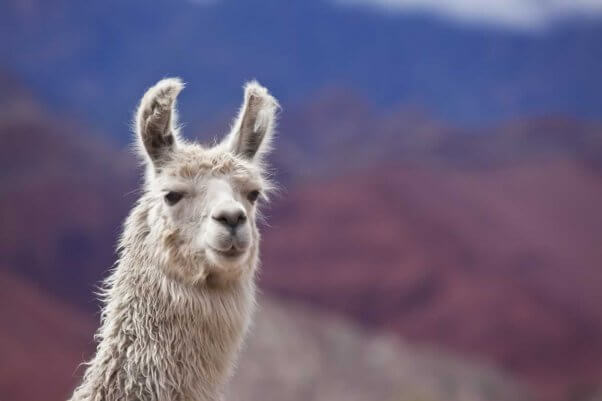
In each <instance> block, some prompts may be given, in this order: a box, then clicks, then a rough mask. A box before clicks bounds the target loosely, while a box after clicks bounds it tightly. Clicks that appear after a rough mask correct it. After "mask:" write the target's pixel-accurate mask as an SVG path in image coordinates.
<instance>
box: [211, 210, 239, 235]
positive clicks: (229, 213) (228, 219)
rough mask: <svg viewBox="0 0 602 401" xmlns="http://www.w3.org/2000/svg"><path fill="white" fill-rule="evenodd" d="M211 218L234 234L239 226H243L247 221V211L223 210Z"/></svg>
mask: <svg viewBox="0 0 602 401" xmlns="http://www.w3.org/2000/svg"><path fill="white" fill-rule="evenodd" d="M211 217H212V218H213V220H215V221H217V222H218V223H220V224H221V225H223V226H226V227H227V228H229V229H230V231H231V232H232V233H234V231H236V229H237V228H238V226H241V225H242V224H244V223H245V221H247V216H246V215H245V211H244V210H242V209H240V208H231V209H222V210H219V211H218V212H217V213H215V214H213V216H211Z"/></svg>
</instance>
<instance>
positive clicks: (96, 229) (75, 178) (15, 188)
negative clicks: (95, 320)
mask: <svg viewBox="0 0 602 401" xmlns="http://www.w3.org/2000/svg"><path fill="white" fill-rule="evenodd" d="M0 85H2V91H0V138H1V139H2V146H0V182H1V183H2V185H1V186H0V221H2V225H1V228H0V265H4V266H11V267H13V269H14V270H15V272H16V273H18V274H20V275H23V276H27V277H28V278H30V279H32V280H34V281H36V282H38V283H40V284H41V285H43V286H44V287H46V288H47V289H48V290H50V291H52V292H53V293H54V294H60V295H61V296H62V297H70V298H71V299H73V300H77V301H79V302H85V300H88V302H89V306H93V303H92V302H91V300H90V292H91V291H92V290H93V288H94V287H93V286H94V285H95V284H97V283H98V282H99V280H100V279H101V277H103V276H104V274H105V271H106V269H108V268H109V267H110V266H111V265H112V264H113V262H114V255H113V249H114V244H115V243H116V239H117V236H118V235H119V232H120V230H119V227H120V224H121V221H122V219H123V218H124V217H125V213H126V212H127V210H128V209H129V206H130V205H131V203H132V202H133V200H134V199H135V194H133V193H132V192H131V190H132V189H133V188H135V187H136V175H135V173H134V166H135V160H134V159H133V156H132V155H129V154H126V153H125V152H121V151H118V150H117V148H116V147H115V146H112V145H111V144H110V143H107V141H102V140H100V138H97V137H98V136H95V135H92V134H91V133H90V130H89V129H83V128H82V126H80V125H78V124H75V123H73V122H72V121H70V120H68V119H63V118H61V117H60V116H57V115H53V114H51V113H49V112H48V111H47V110H45V108H44V107H43V106H41V105H40V104H38V103H37V102H36V101H35V100H34V99H33V95H32V94H31V93H29V92H28V91H27V90H25V89H24V88H23V87H22V86H20V85H19V84H17V83H16V81H15V80H14V79H13V78H11V77H10V76H7V75H4V76H1V75H0Z"/></svg>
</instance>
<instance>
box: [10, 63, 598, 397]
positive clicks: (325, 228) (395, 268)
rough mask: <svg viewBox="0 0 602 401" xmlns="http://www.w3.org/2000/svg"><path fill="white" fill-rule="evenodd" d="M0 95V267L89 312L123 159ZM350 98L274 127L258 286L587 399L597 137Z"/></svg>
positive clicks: (30, 105) (328, 101)
mask: <svg viewBox="0 0 602 401" xmlns="http://www.w3.org/2000/svg"><path fill="white" fill-rule="evenodd" d="M0 84H2V85H3V91H0V105H2V107H1V108H0V138H2V144H3V146H2V147H0V163H1V165H0V167H1V168H0V178H1V180H2V181H1V182H2V186H1V189H0V191H1V192H0V194H1V196H0V221H2V224H1V225H0V266H5V267H8V268H10V271H11V274H13V275H16V276H17V277H20V278H19V280H26V281H27V283H28V285H31V283H35V285H36V286H37V287H40V288H43V289H44V291H48V292H50V293H51V294H53V295H58V296H60V297H61V298H62V299H63V301H67V302H69V303H72V304H77V305H80V306H85V307H87V309H88V310H94V303H93V301H92V299H93V296H92V295H91V292H92V289H93V287H94V285H95V284H97V283H98V281H99V279H100V278H101V277H103V276H105V275H106V272H107V269H108V268H109V267H110V266H111V264H112V262H113V261H114V255H113V249H114V244H115V241H116V238H117V236H118V233H119V225H120V224H121V221H122V219H123V217H124V215H125V213H126V212H127V209H128V208H129V206H130V205H131V203H132V202H133V201H134V199H135V198H136V194H135V193H134V192H132V191H133V190H134V189H135V188H137V184H136V171H135V161H134V156H133V155H128V154H126V153H125V152H123V151H121V150H119V149H118V148H117V147H116V146H115V145H114V144H112V143H110V142H108V141H104V140H102V139H101V136H100V135H91V134H90V132H89V130H87V129H86V128H85V127H84V126H83V125H78V124H76V123H73V122H72V121H71V120H70V119H68V118H62V117H60V116H57V115H56V114H53V113H51V112H48V111H47V110H46V109H45V108H44V107H43V106H41V105H39V104H38V103H37V102H36V101H35V100H33V97H32V96H33V95H32V94H30V93H29V92H28V91H27V90H25V89H23V88H22V87H21V86H19V85H18V84H16V83H15V81H14V79H12V78H10V77H8V76H7V77H3V78H2V77H1V74H0ZM361 99H362V98H361V96H359V95H358V96H356V95H354V94H353V93H351V92H347V91H345V90H341V89H332V90H327V91H325V92H323V93H321V94H320V93H318V94H316V95H315V96H312V100H313V102H309V103H307V104H304V105H300V106H298V107H297V108H296V109H295V110H291V112H290V113H288V114H284V115H283V117H282V122H281V126H280V127H281V132H282V135H281V137H279V138H278V143H277V148H278V152H277V153H276V154H275V157H274V162H275V164H276V165H277V166H278V167H279V169H280V171H281V172H283V174H282V177H283V178H284V181H285V182H286V185H287V187H288V188H289V189H288V190H285V191H284V192H283V194H282V197H280V198H278V199H276V200H275V202H274V203H273V205H272V207H271V209H270V210H268V211H267V214H268V216H269V226H268V227H264V231H265V241H264V243H263V253H264V256H263V260H264V268H263V274H262V275H261V285H262V286H263V287H264V288H265V289H266V290H268V291H269V293H271V294H277V295H279V296H283V297H288V298H289V299H294V300H297V301H303V302H310V303H313V305H314V306H319V307H320V308H323V309H326V310H332V311H336V312H337V313H342V314H346V315H347V316H350V317H353V318H355V319H356V320H358V321H360V322H363V323H364V324H365V325H366V326H369V327H372V328H379V329H386V330H392V331H395V332H397V333H399V334H401V335H402V336H403V337H405V338H408V339H409V340H410V341H411V342H412V343H428V344H442V345H444V346H446V347H448V348H451V349H454V350H456V351H457V352H460V353H461V354H462V355H465V354H467V355H474V356H477V357H480V358H484V359H486V360H488V361H489V362H491V363H495V364H498V365H500V366H502V367H503V368H504V369H506V370H508V371H510V372H512V373H514V374H517V375H519V377H521V378H525V379H527V380H528V381H529V382H530V383H532V384H533V385H535V386H536V388H537V390H538V392H539V394H540V395H541V397H542V399H546V400H560V399H568V398H567V397H569V396H571V395H573V394H588V393H589V392H593V391H594V389H595V388H599V385H600V382H602V324H601V322H602V312H601V310H600V308H599V305H601V304H602V299H601V296H600V294H602V276H601V271H600V269H599V266H600V262H601V261H602V253H601V252H602V251H601V249H600V247H599V239H600V238H602V232H601V227H602V213H600V208H599V205H600V204H602V185H601V184H602V180H601V178H602V177H601V170H600V158H601V157H602V154H601V152H600V149H601V146H600V143H601V138H602V129H601V128H600V125H599V124H595V123H590V122H583V121H580V120H574V119H569V118H561V117H552V116H549V117H542V118H539V119H521V120H514V121H512V122H509V123H506V124H503V125H502V124H500V125H497V126H495V127H492V128H483V129H479V130H476V129H475V130H474V131H472V130H465V129H457V128H449V127H448V126H446V125H445V124H443V123H441V122H438V121H437V120H433V119H430V118H428V117H427V115H426V114H424V113H422V114H421V113H420V112H419V111H416V110H413V109H408V110H406V109H403V108H402V109H397V110H394V111H391V112H390V113H378V112H375V111H374V109H373V108H372V107H371V106H370V104H369V103H365V102H363V101H362V100H361ZM24 291H25V290H24ZM9 307H10V306H9ZM274 319H277V317H274ZM4 326H7V325H5V324H3V325H2V327H3V329H2V331H4ZM291 330H292V329H291ZM341 335H342V334H341ZM266 338H271V337H269V336H267V335H266ZM32 341H33V340H32ZM286 341H288V340H286ZM295 341H296V340H295ZM326 344H330V345H329V348H333V347H335V345H334V344H331V343H328V342H326ZM304 346H305V345H303V344H302V345H300V346H299V348H298V350H299V353H302V352H301V351H300V350H302V349H303V347H304ZM322 346H323V345H320V346H319V345H315V347H316V348H311V349H314V350H320V349H321V348H320V347H322ZM308 347H314V346H313V345H312V346H309V345H308ZM308 349H309V348H308ZM350 349H351V348H350ZM316 352H317V353H319V352H318V351H316ZM333 352H334V351H333ZM349 352H353V351H349ZM311 363H316V362H315V361H314V362H311ZM383 363H384V362H383ZM319 365H320V366H322V362H320V363H319ZM347 365H353V364H352V363H351V362H349V363H348V364H347ZM324 366H329V365H328V364H326V363H324ZM400 369H402V368H400ZM407 369H409V370H412V368H411V367H408V368H407ZM251 370H252V369H251ZM477 370H478V369H477ZM281 372H282V374H285V373H284V372H286V370H285V369H283V370H282V371H281ZM294 374H297V373H292V374H291V375H294ZM340 374H341V376H339V377H345V378H347V377H350V376H345V375H346V373H344V372H341V373H340ZM274 377H276V376H274ZM287 377H288V376H287ZM291 377H292V376H291ZM387 377H390V376H387ZM283 380H284V379H283ZM290 380H292V379H290ZM337 380H343V379H337ZM346 380H351V379H345V381H346ZM361 380H363V379H353V380H351V381H357V383H365V385H366V386H373V384H371V383H376V382H372V381H366V382H364V381H361ZM365 380H372V379H371V378H369V377H367V378H365ZM374 380H377V379H376V378H375V379H374ZM335 382H337V381H336V380H335V379H333V383H335ZM270 383H271V382H270ZM337 383H341V381H338V382H337ZM321 385H323V386H327V383H324V384H321ZM333 386H334V384H333ZM340 386H341V387H345V386H344V385H342V384H341V385H340ZM324 388H325V390H324V391H325V392H328V391H331V390H328V387H324ZM349 388H354V387H352V386H349ZM485 388H488V387H487V385H486V386H485ZM340 390H341V391H346V390H345V389H344V388H343V389H340ZM274 391H280V390H274ZM307 391H308V392H310V390H307ZM332 391H334V390H332ZM358 391H359V390H358ZM484 391H485V390H484ZM309 394H310V395H311V394H312V393H311V392H310V393H309ZM349 397H351V396H349ZM428 397H434V398H433V399H439V398H436V397H437V395H436V394H435V395H432V396H431V395H422V393H420V394H419V395H417V396H416V397H414V399H425V398H426V399H427V400H428V399H429V398H428ZM364 399H369V397H364ZM402 399H403V398H402ZM477 399H479V398H477ZM486 399H495V398H486Z"/></svg>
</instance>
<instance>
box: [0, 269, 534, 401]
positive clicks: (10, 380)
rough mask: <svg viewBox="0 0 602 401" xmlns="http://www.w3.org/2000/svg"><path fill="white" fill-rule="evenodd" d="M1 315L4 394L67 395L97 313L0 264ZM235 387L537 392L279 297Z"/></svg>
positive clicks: (341, 392) (372, 395)
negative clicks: (65, 300)
mask: <svg viewBox="0 0 602 401" xmlns="http://www.w3.org/2000/svg"><path fill="white" fill-rule="evenodd" d="M0 316H2V322H1V324H2V325H1V327H2V329H1V330H0V353H1V354H2V361H1V362H0V373H1V374H0V394H2V399H6V400H10V401H30V400H41V399H44V400H47V401H59V400H64V399H66V398H67V397H68V396H69V394H70V392H71V391H72V389H73V387H74V386H75V385H76V384H77V382H78V380H79V377H80V376H81V374H82V373H83V370H84V367H83V366H80V363H81V362H83V361H85V360H86V359H87V358H88V357H89V356H90V354H91V353H92V352H93V344H92V334H93V330H94V328H95V325H96V324H97V323H96V322H95V319H92V318H91V317H90V316H89V315H88V314H85V313H82V312H81V311H78V310H77V309H74V308H73V307H71V306H69V305H66V304H64V303H62V302H59V301H57V300H55V299H53V298H52V297H49V296H48V295H47V294H45V293H44V292H43V291H40V290H39V289H37V288H35V287H34V286H32V285H31V284H28V283H27V282H25V281H23V280H21V279H18V278H16V277H15V276H13V275H11V274H8V273H7V271H6V270H0ZM292 361H294V362H292ZM32 382H33V383H36V385H35V386H32V385H31V383H32ZM230 392H231V394H230V395H229V398H228V399H232V400H249V401H253V400H257V401H259V400H261V401H263V400H276V399H287V400H292V401H296V400H299V401H301V400H304V401H307V400H329V401H336V400H366V399H370V400H383V401H390V400H400V401H401V400H408V401H410V400H416V399H421V400H432V401H454V400H466V399H471V400H483V401H485V400H487V401H521V400H527V399H528V398H527V395H526V393H525V392H524V390H522V389H521V388H520V387H519V386H517V384H516V382H514V381H513V380H511V379H510V378H508V377H507V376H506V375H503V374H501V373H500V372H499V371H497V370H495V369H492V368H491V367H490V366H487V365H484V364H475V363H469V362H465V361H463V360H462V359H459V358H458V357H452V356H449V355H447V354H445V353H443V352H439V351H435V350H422V349H420V348H413V347H410V346H408V345H406V344H402V343H400V342H399V341H398V340H396V339H393V338H390V337H387V336H384V335H379V334H371V333H368V332H366V331H364V330H361V329H359V328H357V327H355V326H353V325H350V324H349V323H347V322H344V321H342V320H340V319H337V318H334V317H332V316H329V315H324V314H315V312H312V311H310V310H308V309H304V308H300V307H295V306H291V305H286V304H285V305H281V304H279V303H277V302H275V301H272V300H270V299H263V300H262V302H261V308H260V311H259V313H258V316H257V319H256V324H255V325H254V330H253V331H252V334H251V336H250V339H249V341H248V342H247V346H246V348H245V351H244V352H243V358H242V361H241V363H240V364H239V367H238V369H237V373H236V375H235V378H234V381H233V383H232V385H231V389H230Z"/></svg>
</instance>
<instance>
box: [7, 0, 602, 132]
mask: <svg viewBox="0 0 602 401" xmlns="http://www.w3.org/2000/svg"><path fill="white" fill-rule="evenodd" d="M1 11H2V12H0V24H1V25H2V26H3V28H4V31H5V32H8V34H6V35H4V40H3V41H2V42H1V43H0V57H1V58H2V60H3V63H2V64H3V66H4V67H5V68H7V69H9V70H11V71H12V72H14V73H17V74H19V77H20V78H21V79H23V80H25V82H26V83H27V84H28V85H32V86H33V87H34V88H35V89H36V90H37V91H39V92H40V93H42V94H43V95H44V96H45V99H46V101H47V102H49V103H51V104H53V107H55V108H56V109H57V110H62V111H64V112H65V111H66V112H68V113H69V114H70V115H72V116H74V117H75V118H77V119H78V120H81V121H89V122H91V123H92V124H94V125H95V126H100V127H102V128H103V129H104V130H105V131H106V132H109V133H111V134H112V135H114V137H115V138H118V139H119V140H120V141H121V142H122V143H123V142H125V138H126V135H124V133H125V132H126V131H127V125H128V122H129V121H130V117H131V113H132V111H133V109H134V107H135V104H136V102H137V101H138V99H139V97H140V96H141V94H142V92H143V90H144V89H145V88H146V87H147V86H149V85H151V84H152V83H154V82H155V81H157V80H158V79H159V78H161V77H164V76H166V75H181V76H182V77H183V78H184V79H186V80H188V81H190V82H191V85H190V86H189V88H188V90H187V91H185V92H184V93H183V99H184V101H183V102H182V104H183V111H184V113H183V115H184V116H185V118H186V120H187V121H189V122H192V123H193V124H197V123H199V122H206V121H212V120H213V119H214V116H215V114H216V113H218V114H219V113H222V112H223V111H224V110H230V111H231V110H234V109H235V107H236V106H237V105H238V104H239V99H240V86H241V85H242V83H243V82H244V81H245V80H248V79H251V78H258V79H259V80H260V81H262V82H264V83H265V84H266V85H268V86H269V87H270V88H271V89H272V90H273V92H274V93H275V94H276V96H277V97H278V98H279V99H280V100H281V101H282V103H283V105H284V107H285V110H286V109H289V108H291V107H292V105H295V104H298V103H299V102H307V101H308V99H307V98H308V96H310V95H312V94H313V93H314V92H315V91H316V90H318V89H320V88H322V87H323V86H325V85H340V86H342V87H351V88H354V89H355V90H357V91H358V92H359V93H360V94H361V96H362V97H365V98H367V99H369V100H370V101H371V102H373V103H374V104H376V105H378V106H379V107H380V108H388V107H391V106H394V105H397V104H412V105H419V106H421V107H424V108H425V109H427V110H430V111H431V112H432V113H434V115H435V116H437V117H438V118H441V119H444V120H450V121H453V122H455V123H458V122H461V123H464V122H468V123H475V122H477V123H478V122H483V121H486V122H491V121H498V120H500V119H505V118H509V117H518V116H523V115H525V114H526V115H534V114H540V113H542V112H548V111H551V112H560V113H563V114H568V115H575V116H578V117H588V118H597V119H600V117H602V111H601V110H602V107H600V106H601V105H602V80H601V79H599V78H598V77H599V72H600V71H602V47H601V46H600V45H599V44H600V42H601V41H602V23H601V22H599V21H598V22H596V21H595V20H575V21H569V22H566V23H562V24H557V25H555V26H554V27H553V28H551V29H550V30H548V31H544V32H539V33H526V32H520V33H517V32H510V31H504V30H502V29H499V28H494V27H492V28H487V27H480V28H476V27H474V26H471V27H465V26H461V25H456V24H452V23H449V22H446V21H444V20H441V19H438V18H429V17H427V16H417V15H397V14H396V15H387V14H385V13H378V12H372V11H369V10H368V9H366V8H353V7H342V6H340V5H337V4H336V2H335V1H334V0H333V1H329V0H306V1H302V2H282V1H279V0H262V1H245V2H239V1H232V0H215V1H185V0H177V1H168V0H159V1H154V2H153V3H152V4H149V3H148V2H146V1H142V0H130V1H119V0H107V1H103V2H79V1H67V0H59V1H53V2H45V1H40V0H28V1H15V0H10V1H4V2H3V3H2V9H1ZM289 106H291V107H289Z"/></svg>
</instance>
